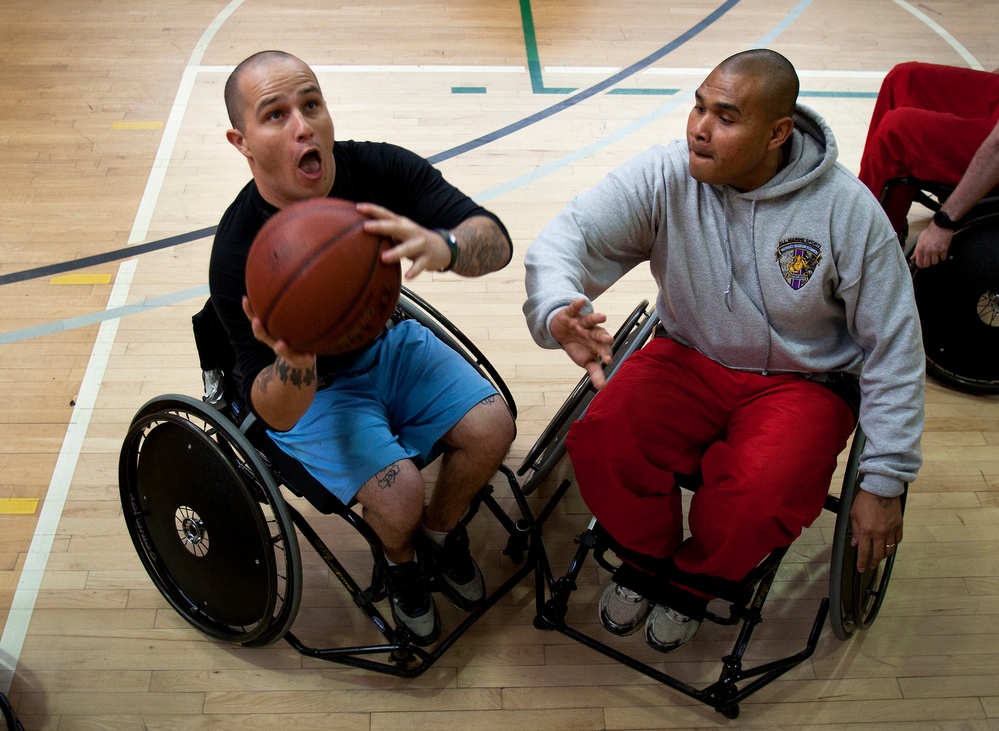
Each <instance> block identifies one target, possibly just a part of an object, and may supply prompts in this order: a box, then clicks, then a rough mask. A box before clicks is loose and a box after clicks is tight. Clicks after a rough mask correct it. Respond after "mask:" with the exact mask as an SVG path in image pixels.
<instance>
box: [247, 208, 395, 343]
mask: <svg viewBox="0 0 999 731" xmlns="http://www.w3.org/2000/svg"><path fill="white" fill-rule="evenodd" d="M365 220H366V219H365V217H364V216H362V215H361V214H360V213H358V212H357V210H356V208H355V206H354V204H353V203H351V202H348V201H344V200H339V199H337V198H311V199H309V200H304V201H299V202H297V203H293V204H292V205H290V206H287V207H286V208H283V209H281V210H280V211H278V212H277V213H276V214H275V215H274V216H273V217H272V218H271V219H270V220H269V221H267V223H265V224H264V226H263V227H262V228H261V229H260V231H259V232H258V233H257V236H256V238H255V239H254V240H253V246H252V247H251V248H250V253H249V256H248V258H247V260H246V292H247V295H248V296H249V298H250V305H252V307H253V310H254V312H255V313H256V314H257V316H258V317H260V319H261V320H262V321H263V323H264V327H265V328H266V329H267V331H268V332H269V333H270V334H271V335H273V336H274V337H276V338H280V339H281V340H284V341H285V342H286V343H288V345H289V346H291V347H292V348H293V349H295V350H298V351H301V352H304V353H317V354H319V355H338V354H341V353H347V352H350V351H352V350H356V349H358V348H360V347H362V346H364V345H367V344H368V343H370V342H371V341H372V340H374V339H375V337H376V336H377V335H378V334H379V333H380V332H381V330H382V328H383V327H384V326H385V323H386V322H388V320H389V318H390V317H391V316H392V312H393V310H395V306H396V304H397V303H398V301H399V291H400V287H401V285H402V267H401V266H400V265H399V264H391V265H388V264H383V263H382V260H381V254H382V252H383V251H385V250H386V249H388V248H390V247H391V246H392V244H393V242H392V241H391V240H390V239H386V238H382V237H380V236H376V235H374V234H370V233H368V232H366V231H365V230H364V226H363V224H364V221H365Z"/></svg>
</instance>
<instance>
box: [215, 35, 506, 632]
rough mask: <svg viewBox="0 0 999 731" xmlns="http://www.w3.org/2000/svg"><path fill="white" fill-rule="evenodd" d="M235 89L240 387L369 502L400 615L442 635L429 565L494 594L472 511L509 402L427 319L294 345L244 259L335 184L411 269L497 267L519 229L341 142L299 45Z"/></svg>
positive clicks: (232, 320)
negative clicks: (284, 214) (429, 475)
mask: <svg viewBox="0 0 999 731" xmlns="http://www.w3.org/2000/svg"><path fill="white" fill-rule="evenodd" d="M225 100H226V108H227V110H228V113H229V119H230V122H231V124H232V129H230V130H229V131H228V132H227V133H226V136H227V139H228V140H229V142H230V143H231V144H232V145H233V146H234V147H236V149H237V150H239V152H240V153H241V154H242V155H243V156H244V157H245V158H246V159H247V162H248V163H249V165H250V171H251V173H252V175H253V180H251V181H250V182H249V183H248V184H247V185H246V187H245V188H243V190H242V191H240V193H239V195H238V196H237V197H236V200H235V201H233V203H232V204H231V205H230V206H229V209H228V210H227V211H226V212H225V214H224V216H223V217H222V220H221V222H220V223H219V227H218V231H217V233H216V236H215V244H214V246H213V248H212V256H211V264H210V270H209V284H210V289H211V299H212V302H213V305H214V307H215V309H216V311H217V312H218V315H219V317H220V319H221V320H222V323H223V324H224V325H225V328H226V330H227V332H228V334H229V338H230V341H231V342H232V345H233V348H234V350H235V352H236V366H235V368H234V374H233V375H234V376H235V378H236V381H237V384H238V387H239V391H240V393H241V395H242V397H243V399H244V400H245V402H246V403H247V404H248V405H249V406H250V407H251V408H252V409H253V411H254V412H255V413H256V414H257V416H258V418H260V419H261V420H262V421H263V422H264V423H265V424H266V425H267V426H268V434H269V435H270V437H271V438H272V439H273V440H274V441H275V442H276V443H277V444H278V445H279V446H280V447H281V448H282V449H283V450H285V451H286V452H288V453H289V454H290V455H291V456H293V457H295V458H296V459H297V460H299V461H300V462H301V463H302V464H303V465H304V466H305V468H306V469H307V470H308V471H309V472H310V473H311V474H313V475H314V476H315V477H316V478H317V479H318V480H319V481H320V482H321V483H322V484H323V485H324V486H325V487H326V488H327V489H329V490H330V491H331V492H332V493H333V494H335V495H336V496H337V497H339V498H340V499H341V500H343V501H344V502H350V501H351V500H355V499H356V500H357V501H358V502H359V503H360V504H361V505H362V506H363V508H364V517H365V520H366V521H367V522H368V523H369V524H370V525H371V526H372V528H374V530H375V531H376V532H377V533H378V536H379V538H380V539H381V541H382V545H383V549H384V553H385V558H386V561H387V563H388V570H387V572H386V577H387V584H388V589H389V596H390V599H391V603H392V613H393V616H394V617H395V619H396V621H397V622H398V623H400V624H401V625H404V626H405V627H406V628H407V629H408V630H409V631H410V634H411V635H412V636H413V637H414V641H415V642H417V643H418V644H430V643H432V642H433V641H434V640H435V639H436V638H437V637H438V635H439V632H440V623H439V618H438V613H437V609H436V607H435V605H434V602H433V598H432V596H431V594H430V592H429V590H428V588H427V580H426V576H425V573H424V566H425V565H431V566H433V567H434V569H435V570H436V571H439V572H440V574H441V579H442V581H441V582H440V584H441V588H442V591H443V593H444V594H445V595H446V596H447V597H448V598H449V599H450V600H451V601H452V602H453V603H454V604H456V605H457V606H459V607H460V608H462V609H466V610H467V609H472V608H474V607H475V606H477V605H478V604H480V603H481V602H482V600H483V598H484V596H485V585H484V582H483V579H482V574H481V572H480V571H479V568H478V566H477V565H476V564H475V561H474V560H473V559H472V557H471V554H470V553H469V549H468V536H467V533H466V531H465V528H464V525H463V524H462V523H461V522H460V520H461V518H462V517H463V516H464V515H465V513H466V511H467V509H468V506H469V503H470V501H471V499H472V498H473V497H474V496H475V494H476V493H478V491H479V490H480V489H481V488H482V487H483V486H484V485H485V484H486V482H487V481H488V480H489V479H490V478H491V477H492V476H493V475H494V474H495V472H496V470H497V468H498V467H499V464H500V461H501V460H502V459H503V457H504V456H505V455H506V452H507V450H508V449H509V446H510V443H511V442H512V440H513V434H514V428H513V419H512V418H511V415H510V412H509V410H508V408H507V407H506V404H505V402H504V401H503V400H502V399H501V398H498V397H497V394H496V392H495V389H493V387H492V385H491V384H489V383H488V382H487V381H486V380H485V379H484V378H482V376H481V375H480V374H479V373H478V372H477V371H476V370H475V369H474V368H472V367H471V366H470V365H468V363H467V362H466V361H465V360H464V359H463V358H462V357H461V356H459V355H458V354H457V353H455V352H454V351H453V350H451V348H450V347H448V346H447V345H445V344H443V343H441V342H440V341H439V340H437V339H436V338H435V337H434V336H433V335H432V334H431V333H430V332H429V331H427V330H426V328H424V327H422V326H421V325H419V324H418V323H416V322H415V321H404V322H402V323H400V324H398V325H396V326H395V327H392V328H389V329H388V330H387V331H386V332H385V333H384V334H383V335H382V336H381V337H379V338H378V339H377V340H376V341H375V342H374V343H372V344H371V345H369V346H367V347H366V348H364V349H362V350H361V351H359V352H357V353H352V354H350V355H349V356H347V357H337V358H327V357H319V358H317V357H316V355H315V354H313V353H301V352H296V351H294V350H292V349H291V348H289V347H288V345H287V343H285V342H284V341H281V340H276V339H275V338H274V337H272V336H271V335H270V334H269V333H268V332H267V331H266V330H265V329H264V327H263V324H262V322H261V320H260V319H259V318H258V317H256V316H255V313H254V312H253V311H252V308H251V307H250V305H249V302H248V300H247V298H246V284H245V274H244V273H245V266H246V257H247V254H248V252H249V249H250V245H251V244H252V242H253V239H254V237H255V236H256V234H257V232H258V231H259V230H260V227H261V226H263V224H264V222H265V221H266V220H267V219H268V218H269V217H270V216H272V215H273V214H274V213H275V212H276V211H277V210H279V209H281V208H283V207H284V206H286V205H289V204H291V203H293V202H295V201H299V200H303V199H307V198H316V197H322V196H333V197H336V198H342V199H345V200H350V201H355V202H357V204H358V205H357V209H358V211H360V212H361V213H363V214H365V215H366V216H368V217H369V220H368V221H366V222H365V229H366V230H368V231H369V232H371V233H373V234H376V235H380V236H385V237H388V238H391V239H393V240H394V241H395V242H396V246H394V247H393V248H392V249H389V250H388V251H386V252H385V253H384V254H383V261H385V262H386V263H394V262H399V261H401V260H402V259H404V258H405V259H409V260H410V261H411V262H412V265H411V266H410V268H409V269H408V271H407V272H406V275H405V276H406V278H407V279H412V278H413V277H415V276H417V275H418V274H419V273H420V272H423V271H449V270H450V271H454V272H455V273H457V274H462V275H465V276H480V275H483V274H487V273H489V272H492V271H496V270H497V269H500V268H502V267H503V266H505V265H506V264H507V263H508V262H509V261H510V258H511V256H512V244H511V242H510V238H509V235H508V234H507V231H506V229H505V227H504V226H503V224H502V223H501V222H500V220H499V219H498V218H497V217H496V216H495V215H493V214H492V213H490V212H489V211H487V210H485V209H484V208H482V207H481V206H479V205H477V204H476V203H475V202H474V201H472V200H471V199H470V198H469V197H468V196H466V195H464V194H463V193H461V191H459V190H458V189H456V188H454V187H453V186H451V185H450V184H448V183H447V182H446V181H445V180H444V178H443V177H442V176H441V174H440V173H439V172H438V171H437V170H435V169H434V168H433V167H432V166H431V165H430V164H429V163H428V162H427V161H426V160H424V159H423V158H421V157H419V156H418V155H416V154H414V153H412V152H409V151H408V150H405V149H403V148H400V147H396V146H394V145H388V144H381V143H378V144H376V143H370V142H336V143H335V142H334V131H333V121H332V119H331V118H330V114H329V110H328V109H327V107H326V102H325V100H324V98H323V95H322V92H321V90H320V88H319V83H318V81H317V80H316V76H315V74H314V73H313V71H312V70H311V69H310V68H309V66H307V65H306V64H305V63H304V62H302V61H301V60H299V59H297V58H295V57H294V56H291V55H289V54H286V53H283V52H279V51H264V52H261V53H258V54H254V55H253V56H250V57H249V58H247V59H246V60H245V61H243V62H242V63H240V64H239V66H237V67H236V70H235V71H233V73H232V75H231V76H230V77H229V80H228V81H227V83H226V88H225ZM331 286H335V285H334V284H333V283H331ZM438 454H442V455H443V458H442V462H441V469H440V474H439V477H438V479H437V484H436V486H435V488H434V491H433V495H432V496H431V499H430V502H429V504H427V506H426V508H424V483H423V477H422V475H421V474H420V471H419V469H418V467H417V463H418V462H427V461H429V460H431V459H433V458H434V457H435V456H436V455H438ZM414 543H415V544H416V545H415V546H414ZM417 556H418V557H417ZM428 559H429V561H428Z"/></svg>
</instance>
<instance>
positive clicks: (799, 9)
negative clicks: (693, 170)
mask: <svg viewBox="0 0 999 731" xmlns="http://www.w3.org/2000/svg"><path fill="white" fill-rule="evenodd" d="M736 2H738V0H734V2H732V3H729V4H730V5H734V4H735V3H736ZM812 2H813V0H801V1H800V2H799V3H798V5H797V6H796V7H795V8H794V9H793V10H792V11H791V12H790V13H788V15H787V16H785V17H784V18H783V20H782V21H781V23H779V24H778V25H777V26H775V27H774V28H772V29H771V30H770V31H769V32H768V33H767V34H766V35H764V36H763V38H761V39H760V41H758V42H757V43H756V44H755V45H754V46H753V47H755V48H760V47H764V46H766V45H768V44H769V43H770V42H771V41H772V40H773V39H774V38H776V37H777V36H779V35H780V33H782V32H783V31H784V30H786V29H787V27H789V26H790V25H791V23H793V22H794V20H796V19H797V18H798V17H799V16H800V15H801V14H802V13H803V12H804V11H805V9H807V7H808V6H809V5H811V4H812ZM727 5H728V4H727ZM716 12H717V11H716ZM709 17H710V16H709ZM702 22H704V21H702ZM712 22H713V21H712ZM690 33H691V31H688V32H687V34H684V35H688V34H690ZM694 35H696V33H695V34H694ZM681 37H682V36H681ZM691 37H692V36H691ZM664 48H665V47H664ZM657 53H658V52H657ZM652 55H655V54H652ZM647 58H648V57H647ZM641 63H642V62H641V61H640V62H639V63H638V64H635V65H633V66H632V67H629V68H634V66H640V65H641ZM636 70H638V69H636ZM622 73H623V72H621V73H618V74H615V75H614V76H612V77H610V78H611V79H619V78H623V77H622ZM597 87H600V89H599V90H602V89H603V88H606V81H605V82H602V83H601V84H597V85H596V86H594V87H591V89H596V88H597ZM599 90H598V91H599ZM587 91H590V90H587ZM582 93H586V92H582ZM595 93H597V91H594V92H593V94H595ZM593 94H589V96H592V95H593ZM577 96H578V95H577ZM799 96H824V97H845V98H851V97H863V98H866V97H868V96H871V97H876V96H877V94H876V93H870V94H869V93H868V92H802V93H801V94H799ZM685 99H686V95H684V97H678V98H677V99H674V100H671V101H670V102H669V103H667V104H666V105H663V106H662V107H660V108H659V109H657V110H654V111H653V112H651V113H650V114H648V115H646V116H645V117H642V118H640V119H638V120H635V121H634V122H632V123H631V124H629V125H627V126H625V127H624V128H622V129H621V130H618V131H617V132H616V133H613V134H611V135H608V136H605V137H604V138H602V139H601V140H600V141H598V142H595V143H593V144H591V145H587V146H586V147H584V148H582V149H580V150H577V151H576V152H574V153H571V154H569V155H566V156H564V157H563V158H561V159H559V160H557V161H556V162H554V163H552V164H551V165H548V166H545V167H544V168H540V169H537V170H535V171H533V172H532V173H529V174H527V175H523V176H520V177H518V178H516V179H514V180H511V181H508V182H507V183H506V184H503V185H500V186H497V187H495V188H493V189H491V190H488V191H485V192H484V193H481V194H478V195H475V196H473V198H474V199H475V200H476V201H477V202H479V203H482V202H485V201H487V200H489V199H491V198H495V197H497V196H498V195H500V194H502V193H504V192H507V191H509V190H512V189H515V188H517V187H520V186H522V185H525V184H527V183H530V182H532V181H533V180H536V179H537V178H540V177H543V176H544V175H548V174H551V173H553V172H555V171H556V170H560V169H563V168H565V167H567V166H569V165H571V164H572V163H573V162H575V161H576V160H579V159H582V158H585V157H587V156H589V155H591V154H593V153H594V152H596V151H598V150H600V149H603V148H605V147H608V146H609V145H611V144H613V143H614V142H616V141H617V140H619V139H623V138H624V137H626V136H628V135H629V134H631V133H632V132H634V131H636V130H637V129H640V128H641V127H644V126H646V125H647V124H649V123H651V122H652V121H655V120H656V119H659V118H660V117H662V116H664V115H665V114H666V113H668V112H669V111H672V110H673V109H674V108H676V107H677V106H679V103H680V102H682V101H684V100H685ZM567 101H571V100H567ZM574 103H578V102H574ZM556 108H558V111H561V109H562V108H566V107H565V106H561V105H555V106H554V107H551V108H550V109H556ZM554 113H555V112H554V111H552V112H551V114H554ZM547 116H550V115H547ZM535 117H538V115H532V116H531V117H527V118H526V119H525V120H522V122H525V123H524V124H523V125H522V126H524V127H526V126H527V124H528V122H526V120H531V119H534V118H535ZM541 118H543V117H541ZM539 119H540V118H539ZM535 121H539V120H535ZM529 123H533V122H529ZM510 126H514V125H510ZM503 129H507V128H503ZM479 139H480V140H481V139H484V138H479ZM473 142H474V141H473ZM482 144H486V143H485V142H483V143H482ZM475 146H476V147H477V146H480V145H475ZM454 149H457V148H454ZM469 149H473V148H469ZM443 154H446V153H441V155H443ZM428 159H431V158H428ZM432 161H433V160H432ZM215 229H216V227H214V226H212V227H209V228H204V229H200V230H198V231H194V232H191V233H189V234H180V235H178V236H173V237H170V238H168V239H161V240H160V241H154V242H149V243H146V244H141V245H136V246H133V247H129V248H126V249H119V250H118V251H115V252H107V253H105V254H99V255H96V256H93V257H86V258H84V259H79V260H76V261H74V262H67V263H64V264H59V265H53V266H51V267H39V268H37V269H32V270H26V271H24V272H16V273H13V274H8V275H0V284H7V283H9V282H11V281H23V280H24V279H30V278H32V277H37V276H44V275H45V273H56V272H59V273H61V272H65V271H69V270H72V269H77V268H82V267H85V266H92V265H93V264H94V263H103V262H106V261H113V260H115V259H125V258H131V257H133V256H136V255H137V254H141V253H145V252H147V251H152V250H155V249H161V248H167V247H169V246H175V245H177V244H179V243H184V242H186V241H193V240H196V239H199V238H205V237H207V236H211V235H213V234H214V232H215ZM98 260H100V261H98ZM40 272H42V273H40ZM207 293H208V290H207V286H202V287H197V288H194V289H189V290H185V291H184V292H180V293H176V294H174V295H165V296H163V297H158V298H154V299H150V300H144V301H143V302H141V303H138V304H136V305H129V306H126V307H121V308H115V309H111V310H103V311H101V312H99V313H94V314H92V315H84V316H81V317H78V318H70V319H67V320H63V321H61V322H60V323H51V324H50V325H48V326H44V325H43V326H38V327H33V328H25V329H23V330H16V331H12V332H9V333H3V334H0V343H8V342H14V341H15V340H25V339H28V338H31V337H37V336H39V335H43V334H48V333H50V332H60V331H63V330H67V329H72V328H74V327H83V326H85V325H89V324H93V323H94V322H100V321H103V320H108V319H113V318H115V317H122V316H125V315H131V314H136V313H138V312H143V311H148V310H149V309H152V308H154V307H161V306H165V305H169V304H175V303H177V302H180V301H185V300H188V299H193V298H194V297H197V296H199V295H200V296H206V295H207Z"/></svg>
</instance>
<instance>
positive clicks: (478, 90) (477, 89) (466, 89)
mask: <svg viewBox="0 0 999 731" xmlns="http://www.w3.org/2000/svg"><path fill="white" fill-rule="evenodd" d="M451 93H452V94H485V93H486V87H484V86H452V87H451Z"/></svg>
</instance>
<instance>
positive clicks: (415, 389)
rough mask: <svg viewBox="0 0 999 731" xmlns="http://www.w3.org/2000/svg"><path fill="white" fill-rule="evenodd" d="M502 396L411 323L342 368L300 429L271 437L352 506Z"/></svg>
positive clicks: (432, 453) (425, 458) (427, 456)
mask: <svg viewBox="0 0 999 731" xmlns="http://www.w3.org/2000/svg"><path fill="white" fill-rule="evenodd" d="M495 393H496V389H495V388H493V385H492V384H491V383H490V382H489V381H487V380H486V379H485V378H484V377H483V376H482V375H481V374H480V373H479V372H478V371H477V370H476V369H475V368H474V367H472V366H471V365H470V364H469V363H468V361H466V360H465V359H464V357H462V356H461V355H460V354H459V353H456V352H455V351H454V349H452V348H451V347H450V346H448V345H446V344H444V343H443V342H441V341H440V340H438V339H437V337H436V336H435V335H434V334H433V333H432V332H430V331H429V330H428V329H427V328H425V327H423V325H421V324H419V323H418V322H416V321H414V320H405V321H403V322H401V323H399V324H397V325H396V326H395V327H393V328H391V329H390V330H389V331H388V332H387V333H386V334H385V335H384V336H383V337H382V338H380V339H379V340H377V341H376V342H375V343H373V344H372V345H371V347H369V348H368V349H367V350H365V351H364V352H362V353H361V354H360V355H359V356H358V358H357V359H356V360H355V361H353V362H352V363H351V364H350V365H349V366H347V367H346V368H345V369H344V370H342V371H339V372H337V374H336V375H335V376H334V377H333V379H332V383H331V385H330V386H329V387H327V388H324V389H323V390H321V391H319V392H317V393H316V398H315V400H314V401H313V402H312V405H311V406H310V407H309V410H308V411H306V412H305V414H304V415H303V416H302V418H301V419H300V420H299V421H298V423H297V424H296V425H295V426H294V427H292V428H291V429H290V430H289V431H286V432H278V431H273V430H268V432H267V434H268V435H269V436H270V437H271V439H273V440H274V442H275V443H276V444H278V446H280V447H281V449H283V450H284V451H285V452H287V453H288V454H289V455H291V456H292V457H294V458H295V459H297V460H298V461H299V462H301V463H302V465H303V466H304V467H305V468H306V469H307V470H308V471H309V473H311V474H312V476H313V477H315V478H316V479H317V480H319V482H321V483H322V484H323V485H324V486H325V487H326V489H327V490H329V491H330V492H332V493H333V494H334V495H336V496H337V497H338V498H339V499H340V500H341V501H343V502H344V503H349V502H350V501H351V500H352V499H353V498H354V495H356V494H357V491H358V490H360V489H361V487H362V486H363V485H364V483H365V482H367V481H368V480H369V479H370V478H371V477H373V476H374V475H376V474H377V473H378V472H379V471H381V470H383V469H384V468H386V467H388V466H389V465H391V464H394V463H396V462H398V461H399V460H401V459H415V460H417V461H420V462H423V463H424V464H426V463H428V462H430V461H432V460H433V459H434V458H435V457H436V456H437V455H438V454H439V450H436V449H435V447H436V445H437V442H438V441H440V439H441V437H443V436H444V435H445V434H446V433H447V432H448V431H449V430H450V429H451V427H453V426H454V425H455V424H457V423H458V422H459V421H461V418H462V417H463V416H464V415H465V414H466V413H468V411H469V410H470V409H471V408H472V407H473V406H475V405H476V404H478V403H479V402H481V401H484V400H485V399H487V398H489V397H490V396H492V395H494V394H495Z"/></svg>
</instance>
